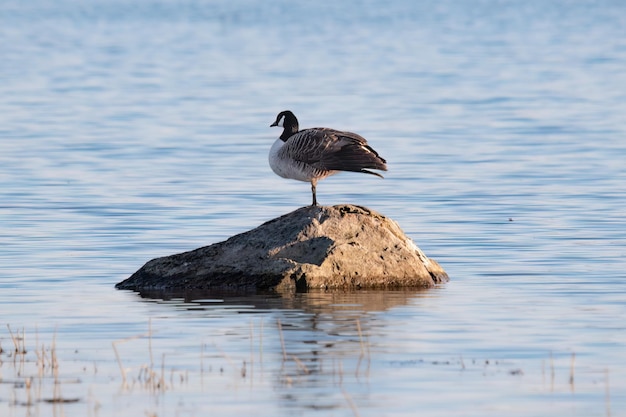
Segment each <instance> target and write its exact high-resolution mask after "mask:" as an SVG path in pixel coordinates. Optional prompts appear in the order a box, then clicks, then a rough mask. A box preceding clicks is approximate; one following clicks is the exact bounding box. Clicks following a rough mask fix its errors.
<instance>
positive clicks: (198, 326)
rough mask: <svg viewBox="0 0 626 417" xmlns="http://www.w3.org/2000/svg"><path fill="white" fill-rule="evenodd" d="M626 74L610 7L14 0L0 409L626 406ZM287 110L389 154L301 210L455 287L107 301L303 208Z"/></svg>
mask: <svg viewBox="0 0 626 417" xmlns="http://www.w3.org/2000/svg"><path fill="white" fill-rule="evenodd" d="M624 68H626V4H624V3H623V2H621V1H611V0H602V1H591V0H588V1H587V0H576V1H571V2H563V1H557V0H530V1H524V2H518V1H496V0H468V1H461V0H456V1H455V0H444V1H429V0H419V1H405V0H392V1H390V2H386V3H384V4H383V3H381V2H375V1H371V0H347V1H343V2H330V1H318V2H304V1H284V0H277V1H273V2H257V1H251V0H241V1H234V2H233V1H223V0H210V1H208V0H207V1H202V0H139V1H123V0H93V1H89V2H82V1H77V0H56V1H52V0H32V1H28V2H24V1H18V0H4V1H3V2H2V3H1V4H0V317H2V321H3V323H0V325H1V326H2V328H3V329H4V328H6V330H0V347H1V349H0V352H1V353H0V414H2V415H11V416H47V415H53V414H54V415H65V416H85V415H94V416H96V415H97V416H100V417H104V416H137V415H151V416H152V415H159V416H161V415H179V416H204V415H209V414H211V413H213V414H216V415H252V414H254V415H266V416H282V415H284V416H287V415H288V416H293V415H301V416H312V415H320V416H321V415H323V416H329V415H330V416H353V415H356V416H402V415H406V416H413V415H416V414H417V413H420V414H423V415H432V416H439V415H440V416H472V415H476V416H501V415H505V414H506V415H509V416H516V415H519V416H545V415H552V416H572V415H580V416H616V415H622V414H624V413H626V355H625V353H624V352H626V272H625V271H626V261H625V255H626V249H625V248H626V214H625V213H626V210H625V209H624V207H625V206H626V187H625V184H626V163H625V161H626V123H625V122H624V121H625V120H626V71H624ZM285 109H291V110H293V111H294V112H295V113H296V115H297V116H298V118H299V120H300V124H301V126H302V127H313V126H328V127H334V128H338V129H345V130H351V131H355V132H357V133H359V134H361V135H363V136H364V137H366V138H367V139H368V141H369V142H370V144H371V145H372V146H373V147H374V148H375V149H376V150H377V151H378V152H379V153H380V154H381V155H382V156H383V157H384V158H386V159H387V161H388V165H389V172H388V173H387V174H386V176H385V179H384V180H379V179H377V178H374V177H370V176H363V175H359V174H351V173H345V174H340V175H337V176H334V177H331V178H328V179H326V180H324V181H322V182H320V184H319V185H318V200H319V201H320V203H321V204H324V205H333V204H340V203H352V204H358V205H364V206H367V207H369V208H371V209H374V210H376V211H379V212H381V213H383V214H385V215H387V216H389V217H391V218H393V219H394V220H396V221H397V222H398V223H399V224H400V226H401V227H402V228H403V229H404V231H405V232H406V233H407V234H408V235H409V236H410V237H411V238H413V239H414V241H415V242H416V243H417V244H418V245H419V246H420V247H421V248H422V249H423V250H424V251H425V253H426V254H427V255H428V256H430V257H432V258H433V259H436V260H437V261H438V262H439V263H440V264H441V265H442V266H443V267H444V268H445V270H446V271H447V272H448V274H449V275H450V278H451V281H450V282H449V283H448V284H445V285H442V286H440V287H438V288H436V289H433V290H429V291H416V290H407V291H383V292H381V291H363V292H356V293H315V292H313V293H306V294H296V295H292V296H289V297H286V296H285V297H279V296H275V295H235V294H213V295H206V294H152V295H151V297H144V298H142V297H140V296H139V295H137V294H134V293H132V292H125V291H117V290H115V289H114V284H115V283H117V282H119V281H121V280H123V279H125V278H126V277H128V276H129V275H130V274H132V273H133V272H134V271H136V270H137V269H138V268H139V267H141V266H142V265H143V264H144V263H145V262H146V261H148V260H149V259H152V258H154V257H158V256H165V255H169V254H172V253H177V252H181V251H185V250H191V249H194V248H197V247H200V246H204V245H208V244H211V243H215V242H218V241H221V240H224V239H226V238H228V237H229V236H232V235H234V234H236V233H240V232H243V231H246V230H249V229H250V228H253V227H255V226H257V225H259V224H260V223H262V222H264V221H267V220H270V219H272V218H274V217H277V216H279V215H282V214H285V213H287V212H290V211H292V210H295V209H297V208H299V207H301V206H303V205H306V204H309V202H310V188H309V186H308V185H307V184H304V183H299V182H295V181H288V180H284V179H281V178H279V177H277V176H276V175H274V174H273V173H272V172H271V170H270V168H269V166H268V163H267V153H268V151H269V148H270V146H271V144H272V143H273V141H274V140H275V138H276V137H277V136H278V135H279V133H280V132H279V131H277V130H276V129H270V128H269V125H270V123H272V122H273V121H274V119H275V117H276V114H277V113H278V112H279V111H282V110H285ZM22 345H23V347H24V349H25V350H26V353H23V352H22V349H21V348H19V347H21V346H22ZM16 347H18V349H17V350H16ZM55 413H56V414H55Z"/></svg>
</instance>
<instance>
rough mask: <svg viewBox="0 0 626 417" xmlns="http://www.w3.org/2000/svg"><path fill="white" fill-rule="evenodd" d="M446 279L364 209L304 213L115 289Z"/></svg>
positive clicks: (164, 261)
mask: <svg viewBox="0 0 626 417" xmlns="http://www.w3.org/2000/svg"><path fill="white" fill-rule="evenodd" d="M447 280H448V276H447V274H446V273H445V271H444V270H443V269H442V268H441V267H440V266H439V264H437V262H435V261H434V260H431V259H429V258H428V257H427V256H426V255H425V254H424V253H423V252H422V251H421V250H420V249H419V248H418V247H417V246H416V245H415V244H414V243H413V241H412V240H411V239H409V238H408V237H407V236H406V235H405V234H404V233H403V232H402V230H401V229H400V227H399V226H398V224H397V223H396V222H394V221H393V220H391V219H389V218H387V217H385V216H383V215H381V214H379V213H376V212H374V211H372V210H369V209H367V208H364V207H358V206H353V205H340V206H334V207H324V206H322V207H320V206H315V207H303V208H301V209H298V210H296V211H294V212H291V213H289V214H286V215H284V216H281V217H279V218H277V219H274V220H271V221H269V222H266V223H264V224H262V225H261V226H259V227H257V228H256V229H253V230H250V231H248V232H246V233H242V234H239V235H236V236H233V237H231V238H230V239H228V240H226V241H224V242H219V243H216V244H214V245H211V246H207V247H204V248H200V249H196V250H194V251H190V252H185V253H180V254H176V255H172V256H167V257H163V258H158V259H153V260H152V261H150V262H148V263H147V264H145V265H144V266H143V267H142V268H140V269H139V270H138V271H137V272H135V273H134V274H133V275H132V276H131V277H130V278H128V279H126V280H124V281H123V282H120V283H119V284H117V286H116V287H117V288H120V289H131V290H136V291H139V290H150V289H157V290H158V289H169V290H185V289H210V288H238V289H241V288H253V289H258V290H266V289H277V290H279V291H287V290H289V291H293V290H294V289H300V290H303V289H312V288H316V289H320V288H324V289H328V288H343V289H356V288H400V287H422V288H426V287H433V286H434V285H435V284H437V283H441V282H445V281H447Z"/></svg>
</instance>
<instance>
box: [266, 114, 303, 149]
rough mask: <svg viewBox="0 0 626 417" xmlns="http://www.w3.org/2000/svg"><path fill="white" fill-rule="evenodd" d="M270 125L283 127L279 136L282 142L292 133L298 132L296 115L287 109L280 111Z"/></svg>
mask: <svg viewBox="0 0 626 417" xmlns="http://www.w3.org/2000/svg"><path fill="white" fill-rule="evenodd" d="M272 126H280V127H282V128H283V133H282V135H280V138H281V139H282V140H283V142H287V139H289V137H290V136H291V135H293V134H294V133H298V129H299V127H298V119H296V116H295V115H294V114H293V113H292V112H290V111H289V110H285V111H281V112H280V113H278V116H276V121H275V122H274V123H272V124H271V125H270V127H272Z"/></svg>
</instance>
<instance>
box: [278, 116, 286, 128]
mask: <svg viewBox="0 0 626 417" xmlns="http://www.w3.org/2000/svg"><path fill="white" fill-rule="evenodd" d="M284 121H285V116H281V118H280V120H279V121H278V125H277V126H278V127H285V126H283V124H284Z"/></svg>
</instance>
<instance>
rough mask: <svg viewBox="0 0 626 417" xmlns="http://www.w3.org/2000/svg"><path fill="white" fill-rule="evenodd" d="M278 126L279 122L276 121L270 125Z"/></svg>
mask: <svg viewBox="0 0 626 417" xmlns="http://www.w3.org/2000/svg"><path fill="white" fill-rule="evenodd" d="M274 126H278V122H274V123H272V124H271V125H270V127H274Z"/></svg>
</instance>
